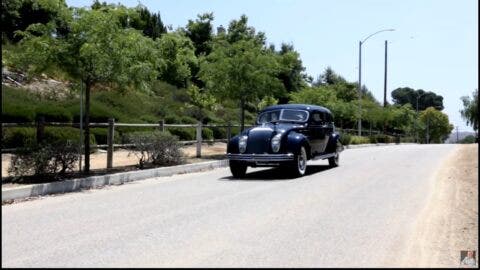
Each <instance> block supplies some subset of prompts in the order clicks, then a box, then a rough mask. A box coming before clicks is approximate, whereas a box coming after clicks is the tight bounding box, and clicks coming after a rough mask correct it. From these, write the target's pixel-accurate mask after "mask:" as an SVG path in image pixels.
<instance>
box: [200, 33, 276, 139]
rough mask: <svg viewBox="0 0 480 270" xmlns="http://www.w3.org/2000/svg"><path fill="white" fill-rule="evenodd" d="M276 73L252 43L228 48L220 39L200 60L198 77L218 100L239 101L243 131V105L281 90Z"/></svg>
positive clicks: (272, 63)
mask: <svg viewBox="0 0 480 270" xmlns="http://www.w3.org/2000/svg"><path fill="white" fill-rule="evenodd" d="M277 73H278V63H277V62H276V59H275V57H274V56H273V55H272V54H271V52H269V51H268V50H266V49H265V48H263V47H262V46H260V45H258V44H257V43H256V42H255V41H254V40H239V41H237V42H234V43H233V44H231V43H229V42H227V41H226V40H224V39H219V40H217V41H216V42H215V44H214V45H213V50H212V52H211V53H210V54H209V55H208V56H206V57H202V58H201V63H200V72H199V77H200V79H201V80H202V81H204V82H206V89H208V91H210V92H211V93H212V94H213V95H214V96H215V97H217V99H218V100H222V99H230V100H237V101H240V111H241V116H240V122H241V129H242V130H243V129H244V124H245V105H246V102H249V101H255V100H257V99H259V98H262V97H264V96H265V95H268V94H272V93H276V92H279V91H283V90H284V88H283V86H282V84H281V82H280V81H279V80H278V79H277V78H276V74H277Z"/></svg>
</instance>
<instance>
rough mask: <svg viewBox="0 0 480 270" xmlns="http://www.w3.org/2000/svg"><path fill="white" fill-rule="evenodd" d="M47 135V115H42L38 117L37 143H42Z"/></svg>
mask: <svg viewBox="0 0 480 270" xmlns="http://www.w3.org/2000/svg"><path fill="white" fill-rule="evenodd" d="M44 137H45V117H43V116H40V117H38V119H37V143H38V144H39V143H41V142H42V141H43V139H44Z"/></svg>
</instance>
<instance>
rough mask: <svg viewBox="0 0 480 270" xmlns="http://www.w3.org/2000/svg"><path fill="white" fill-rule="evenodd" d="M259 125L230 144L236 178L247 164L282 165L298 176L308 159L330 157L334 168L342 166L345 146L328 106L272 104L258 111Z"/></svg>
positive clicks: (255, 165) (243, 174) (256, 165)
mask: <svg viewBox="0 0 480 270" xmlns="http://www.w3.org/2000/svg"><path fill="white" fill-rule="evenodd" d="M256 124H257V126H255V127H252V128H250V129H247V130H244V131H243V132H242V133H241V134H239V135H237V136H235V137H233V138H232V139H231V140H230V141H229V143H228V146H227V157H228V159H229V160H230V170H231V172H232V174H233V177H235V178H241V177H243V176H245V173H246V171H247V167H248V166H251V167H275V166H282V167H283V168H286V169H287V170H288V171H289V172H291V173H292V174H293V175H295V176H303V175H304V174H305V172H306V169H307V161H308V160H314V159H328V163H329V165H330V166H331V167H336V166H338V165H339V155H340V152H341V151H342V150H343V146H342V145H341V143H340V142H339V134H338V133H336V132H335V126H334V123H333V117H332V113H331V112H330V110H329V109H327V108H324V107H321V106H316V105H308V104H284V105H275V106H270V107H268V108H265V109H264V110H262V111H261V112H260V113H259V114H258V117H257V121H256Z"/></svg>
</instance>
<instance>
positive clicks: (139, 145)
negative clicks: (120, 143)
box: [128, 131, 183, 168]
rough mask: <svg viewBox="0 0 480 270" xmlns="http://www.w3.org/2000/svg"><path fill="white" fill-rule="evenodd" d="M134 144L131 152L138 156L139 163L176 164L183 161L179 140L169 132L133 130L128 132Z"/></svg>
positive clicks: (130, 140)
mask: <svg viewBox="0 0 480 270" xmlns="http://www.w3.org/2000/svg"><path fill="white" fill-rule="evenodd" d="M128 138H129V142H130V143H132V144H133V145H134V146H133V148H131V150H132V151H131V152H130V153H133V154H134V155H135V156H137V158H138V165H139V167H140V168H144V167H145V165H146V164H148V163H151V164H153V165H176V164H179V163H182V161H183V160H182V154H181V151H180V144H178V140H177V139H176V138H175V137H174V136H172V135H171V134H169V133H168V132H160V131H154V132H133V133H130V134H128Z"/></svg>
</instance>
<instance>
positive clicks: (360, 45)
mask: <svg viewBox="0 0 480 270" xmlns="http://www.w3.org/2000/svg"><path fill="white" fill-rule="evenodd" d="M385 31H395V29H384V30H380V31H377V32H375V33H373V34H371V35H369V36H367V37H366V38H365V39H364V40H361V41H359V42H358V112H359V117H358V136H362V104H361V101H362V44H363V43H365V41H367V39H369V38H370V37H372V36H374V35H376V34H378V33H381V32H385Z"/></svg>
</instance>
